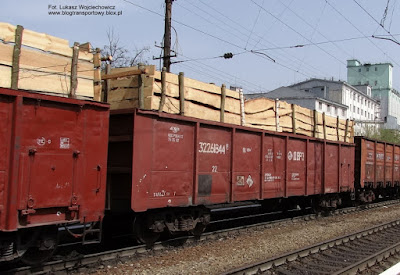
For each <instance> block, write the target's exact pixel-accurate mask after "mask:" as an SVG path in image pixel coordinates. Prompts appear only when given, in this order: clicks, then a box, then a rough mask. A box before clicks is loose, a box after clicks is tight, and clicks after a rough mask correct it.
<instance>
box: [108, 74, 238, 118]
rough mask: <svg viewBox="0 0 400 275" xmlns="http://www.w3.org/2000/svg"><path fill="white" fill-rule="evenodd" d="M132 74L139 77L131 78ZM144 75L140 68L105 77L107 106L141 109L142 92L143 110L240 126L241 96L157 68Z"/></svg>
mask: <svg viewBox="0 0 400 275" xmlns="http://www.w3.org/2000/svg"><path fill="white" fill-rule="evenodd" d="M130 72H131V73H132V74H135V73H136V75H129V74H130ZM140 72H141V71H140V70H139V69H138V68H137V67H131V68H114V69H111V71H110V73H109V74H108V75H103V76H102V78H103V79H106V80H107V84H106V85H105V87H106V89H107V102H108V103H110V105H111V106H110V107H111V109H112V110H113V109H125V108H136V107H138V108H139V107H140V99H139V89H143V102H142V104H143V106H142V108H143V109H147V110H158V111H163V112H166V113H170V114H181V115H185V116H189V117H195V118H200V119H206V120H211V121H223V122H226V123H232V124H238V125H240V118H241V117H240V99H239V93H238V92H236V91H231V90H229V89H225V87H218V86H216V85H213V84H208V83H204V82H201V81H197V80H194V79H190V78H186V77H184V76H183V74H181V75H179V76H178V75H175V74H172V73H165V72H163V73H161V72H159V71H155V68H154V66H146V68H145V69H144V72H146V73H145V74H140ZM121 75H123V76H122V77H116V76H121ZM124 75H125V76H124ZM162 75H165V77H162ZM163 79H164V80H163ZM163 82H164V83H165V86H164V87H165V88H164V89H165V93H164V94H165V97H164V99H163V100H162V96H161V95H162V87H163V84H162V83H163ZM141 86H142V87H141ZM160 106H162V107H160ZM221 107H222V108H221ZM221 109H222V111H221ZM221 119H222V120H221Z"/></svg>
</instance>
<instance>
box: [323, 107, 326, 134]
mask: <svg viewBox="0 0 400 275" xmlns="http://www.w3.org/2000/svg"><path fill="white" fill-rule="evenodd" d="M322 125H323V129H324V139H326V115H325V112H323V113H322Z"/></svg>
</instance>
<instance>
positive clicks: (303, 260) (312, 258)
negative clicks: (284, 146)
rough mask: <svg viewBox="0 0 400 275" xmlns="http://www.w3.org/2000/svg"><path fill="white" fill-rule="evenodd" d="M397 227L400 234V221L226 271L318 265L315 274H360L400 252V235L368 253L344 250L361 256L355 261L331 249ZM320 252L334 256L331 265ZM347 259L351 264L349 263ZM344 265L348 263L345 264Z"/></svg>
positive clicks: (307, 268)
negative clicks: (332, 251) (391, 242)
mask: <svg viewBox="0 0 400 275" xmlns="http://www.w3.org/2000/svg"><path fill="white" fill-rule="evenodd" d="M394 228H397V231H395V232H396V234H397V235H398V233H399V232H400V220H396V221H391V222H389V223H384V224H381V225H377V226H374V227H372V228H368V229H366V230H362V231H359V232H356V233H352V234H348V235H346V236H343V237H339V238H335V239H331V240H328V241H324V242H321V243H318V244H316V245H312V246H308V247H306V248H303V249H299V250H296V251H292V252H288V253H285V254H283V255H280V256H277V257H274V258H271V259H267V260H264V261H260V262H257V263H254V264H250V265H246V266H243V267H239V268H236V269H232V270H230V271H228V272H225V273H222V274H223V275H233V274H246V275H250V274H264V273H265V274H290V273H291V272H293V274H294V273H296V271H298V270H302V271H305V272H307V274H313V269H314V268H315V270H314V271H315V274H323V273H326V274H357V272H360V271H364V270H365V269H366V268H369V267H371V266H373V265H374V264H376V263H377V262H379V261H382V260H383V259H386V258H388V257H390V256H391V255H394V254H396V253H398V252H399V251H400V238H399V239H398V240H397V242H396V243H395V244H392V245H389V246H388V247H384V248H383V249H380V250H379V251H376V252H374V253H372V254H371V253H369V254H368V253H366V252H365V255H363V254H364V252H362V251H360V252H358V251H357V250H355V251H353V252H352V251H351V250H350V249H349V247H348V246H347V247H346V249H343V250H342V251H344V252H343V253H344V254H345V252H347V253H348V254H349V253H350V255H353V256H354V258H355V259H357V258H361V259H360V260H356V261H355V262H354V261H353V262H352V261H351V259H346V256H345V255H334V253H332V254H329V249H332V248H338V247H341V246H343V245H346V244H349V246H351V243H352V242H356V241H359V240H362V239H363V238H366V237H369V238H370V237H371V236H372V235H374V234H377V233H382V232H386V231H385V230H388V229H394ZM370 241H371V240H368V241H367V242H370ZM371 249H373V248H371ZM320 254H321V255H322V254H324V257H325V256H327V255H330V258H329V260H327V262H328V264H327V263H326V262H324V260H323V259H322V257H318V256H319V255H320ZM335 256H336V259H335ZM340 258H341V259H342V260H341V259H340ZM325 259H328V257H325ZM346 262H348V263H347V264H346ZM341 265H345V266H344V267H343V266H342V267H341ZM318 268H319V269H318ZM317 269H318V270H317Z"/></svg>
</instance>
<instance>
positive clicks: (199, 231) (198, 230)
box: [190, 223, 207, 237]
mask: <svg viewBox="0 0 400 275" xmlns="http://www.w3.org/2000/svg"><path fill="white" fill-rule="evenodd" d="M206 227H207V226H206V225H205V224H203V223H197V224H196V227H195V228H193V229H192V230H191V231H190V232H191V233H192V235H193V236H195V237H200V236H201V234H203V232H204V231H205V230H206Z"/></svg>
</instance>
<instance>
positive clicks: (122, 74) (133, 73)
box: [102, 69, 146, 80]
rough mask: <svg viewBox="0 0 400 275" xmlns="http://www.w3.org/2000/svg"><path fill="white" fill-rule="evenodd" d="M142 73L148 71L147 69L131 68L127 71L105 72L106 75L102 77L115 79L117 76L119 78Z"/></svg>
mask: <svg viewBox="0 0 400 275" xmlns="http://www.w3.org/2000/svg"><path fill="white" fill-rule="evenodd" d="M142 73H146V69H145V70H143V71H142V70H129V71H126V72H119V73H110V74H105V75H103V77H102V79H103V80H107V79H115V78H119V77H127V76H133V75H141V74H142Z"/></svg>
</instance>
